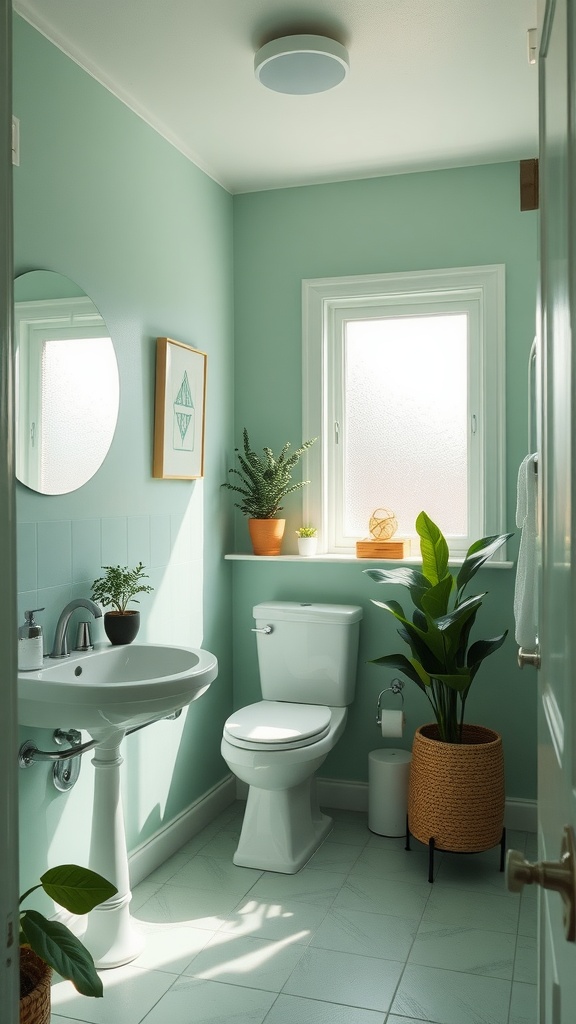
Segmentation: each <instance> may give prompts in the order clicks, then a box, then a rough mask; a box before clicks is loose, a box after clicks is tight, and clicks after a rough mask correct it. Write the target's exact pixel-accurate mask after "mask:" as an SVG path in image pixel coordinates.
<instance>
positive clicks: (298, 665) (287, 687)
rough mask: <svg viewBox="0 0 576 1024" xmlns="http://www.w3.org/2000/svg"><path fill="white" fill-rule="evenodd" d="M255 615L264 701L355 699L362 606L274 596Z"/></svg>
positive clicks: (337, 703)
mask: <svg viewBox="0 0 576 1024" xmlns="http://www.w3.org/2000/svg"><path fill="white" fill-rule="evenodd" d="M252 614H253V616H254V619H255V624H256V643H257V649H258V665H259V669H260V685H261V688H262V696H263V698H264V700H286V701H293V702H294V703H295V704H326V705H328V706H331V707H345V706H346V705H348V704H351V703H352V701H353V699H354V690H355V688H356V662H357V658H358V636H359V632H360V619H361V618H362V609H361V608H360V607H358V606H357V605H349V604H308V603H305V602H302V603H298V602H295V601H294V602H293V601H269V602H266V603H263V604H257V605H255V606H254V608H253V612H252ZM266 627H270V629H269V630H268V631H266Z"/></svg>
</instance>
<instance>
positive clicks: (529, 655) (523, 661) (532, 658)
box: [518, 647, 540, 668]
mask: <svg viewBox="0 0 576 1024" xmlns="http://www.w3.org/2000/svg"><path fill="white" fill-rule="evenodd" d="M525 665H532V666H533V668H540V650H539V648H538V647H537V648H536V650H535V651H525V650H524V648H523V647H519V648H518V667H519V668H524V666H525Z"/></svg>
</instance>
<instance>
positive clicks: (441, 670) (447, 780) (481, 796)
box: [363, 512, 512, 852]
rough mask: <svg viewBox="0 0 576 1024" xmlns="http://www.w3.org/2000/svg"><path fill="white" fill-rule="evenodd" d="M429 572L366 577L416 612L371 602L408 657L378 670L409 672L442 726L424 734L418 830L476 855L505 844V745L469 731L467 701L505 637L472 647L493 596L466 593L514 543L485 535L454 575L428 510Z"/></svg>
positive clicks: (478, 729) (416, 764)
mask: <svg viewBox="0 0 576 1024" xmlns="http://www.w3.org/2000/svg"><path fill="white" fill-rule="evenodd" d="M416 530H417V532H418V535H419V537H420V550H421V555H422V568H421V570H417V569H412V568H411V567H409V566H399V567H396V568H393V569H385V570H381V569H364V570H363V571H364V572H365V573H366V575H367V576H370V578H371V579H373V580H374V581H375V582H376V583H382V584H384V585H389V584H400V585H401V586H404V587H406V588H407V590H408V591H409V593H410V597H411V600H412V603H413V605H414V612H413V614H412V617H411V618H409V617H408V615H406V614H405V613H404V609H403V608H402V606H401V605H400V604H399V603H398V602H397V601H373V603H374V604H375V605H377V606H378V607H379V608H382V609H383V610H384V611H385V612H387V613H389V614H390V615H391V616H393V618H394V619H396V621H397V622H398V623H399V624H400V628H399V630H398V633H399V635H400V637H401V638H402V640H404V641H405V643H406V644H407V645H408V648H409V654H408V655H406V654H403V653H400V654H385V655H383V656H382V657H380V658H376V659H375V660H374V664H376V665H381V666H384V667H390V668H394V669H396V670H399V671H400V672H402V673H403V674H404V675H405V676H407V677H408V679H410V680H411V681H412V682H413V683H415V684H416V686H418V688H419V689H420V690H422V692H423V693H424V694H425V696H426V697H427V698H428V701H429V702H430V705H431V707H432V711H433V714H434V719H435V721H434V722H433V723H431V724H427V725H423V726H421V727H420V728H419V729H417V730H416V733H415V736H414V744H413V748H412V765H411V771H410V786H409V796H408V818H409V828H410V832H411V833H412V834H413V835H415V836H416V838H417V839H419V840H421V841H422V842H425V843H428V844H429V843H430V842H432V843H433V844H435V845H436V846H438V847H440V848H443V849H447V850H460V851H464V850H466V851H468V852H471V851H477V850H484V849H489V848H490V847H492V846H495V845H496V844H497V843H498V842H500V839H501V836H502V829H503V818H504V767H503V754H502V739H501V737H500V736H499V735H498V733H496V732H494V731H493V730H492V729H487V728H486V727H484V726H479V725H467V724H466V723H465V721H464V718H465V709H466V701H467V698H468V695H469V693H470V687H471V685H472V682H473V681H474V679H475V677H476V674H477V672H478V671H479V669H480V667H481V666H482V664H483V662H484V661H485V659H486V658H487V657H489V655H491V654H493V653H494V652H495V651H497V650H498V649H499V648H500V647H501V646H502V644H503V643H504V641H505V639H506V636H507V630H506V631H505V632H504V633H501V634H500V635H499V636H495V637H492V638H490V639H488V640H475V641H474V642H471V633H472V628H473V626H474V623H475V620H476V615H477V612H478V610H479V608H480V606H481V605H482V601H483V599H484V597H486V594H476V595H474V596H467V595H466V588H467V586H468V584H469V582H470V580H471V579H472V578H473V577H474V576H475V575H476V573H477V571H478V569H479V568H480V567H481V566H482V565H484V563H485V562H486V561H487V560H488V559H489V558H490V557H491V556H492V555H493V554H494V553H495V552H496V551H497V550H498V549H499V548H500V547H501V546H502V545H503V544H504V543H505V542H506V540H507V539H508V538H509V537H511V536H512V534H509V533H508V534H501V535H500V536H493V537H483V538H482V539H481V540H478V541H476V542H475V543H474V544H472V545H471V547H470V548H469V549H468V552H467V554H466V557H465V559H464V561H463V563H462V566H461V567H460V570H459V572H458V574H457V575H456V577H454V576H453V575H452V573H451V572H450V570H449V568H448V544H447V543H446V539H445V537H444V535H443V534H442V532H441V530H440V529H439V527H438V526H437V525H436V524H435V523H434V522H433V521H432V520H431V519H430V518H429V516H427V515H426V513H425V512H421V513H420V515H419V516H418V518H417V520H416Z"/></svg>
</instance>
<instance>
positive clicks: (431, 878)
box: [404, 815, 506, 882]
mask: <svg viewBox="0 0 576 1024" xmlns="http://www.w3.org/2000/svg"><path fill="white" fill-rule="evenodd" d="M410 838H411V833H410V826H409V824H408V815H406V846H405V847H404V849H405V850H408V851H409V852H410V850H411V847H410ZM498 845H499V846H500V871H504V864H505V860H506V829H505V828H503V829H502V835H501V837H500V843H499V844H498ZM493 849H495V847H493ZM435 850H440V851H441V852H442V853H465V854H466V851H464V850H447V849H445V847H443V846H436V841H435V839H434V837H433V836H432V837H431V838H430V839H429V840H428V881H429V882H433V881H434V852H435ZM470 852H471V853H478V852H480V851H477V850H474V851H470ZM482 852H484V851H482Z"/></svg>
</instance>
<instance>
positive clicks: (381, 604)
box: [372, 598, 408, 622]
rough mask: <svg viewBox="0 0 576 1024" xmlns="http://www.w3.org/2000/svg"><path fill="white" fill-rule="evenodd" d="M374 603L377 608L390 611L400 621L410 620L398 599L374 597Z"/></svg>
mask: <svg viewBox="0 0 576 1024" xmlns="http://www.w3.org/2000/svg"><path fill="white" fill-rule="evenodd" d="M372 604H375V605H376V607H377V608H383V609H384V611H385V612H390V613H391V615H393V616H394V618H395V619H398V621H399V622H407V621H408V620H407V619H406V616H405V615H404V609H403V608H402V605H401V604H398V601H376V599H375V598H372Z"/></svg>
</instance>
